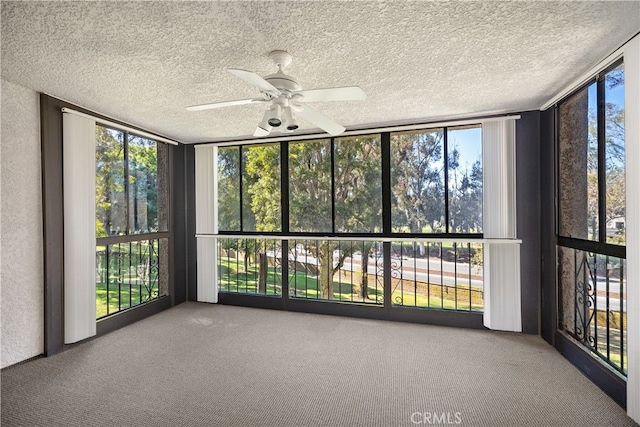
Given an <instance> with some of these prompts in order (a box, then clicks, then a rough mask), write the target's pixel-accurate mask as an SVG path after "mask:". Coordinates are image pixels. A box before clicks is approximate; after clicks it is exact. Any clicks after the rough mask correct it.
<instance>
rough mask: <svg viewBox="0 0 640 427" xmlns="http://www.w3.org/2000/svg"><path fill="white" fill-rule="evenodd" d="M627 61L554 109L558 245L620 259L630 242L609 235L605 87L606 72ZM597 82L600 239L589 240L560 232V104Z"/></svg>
mask: <svg viewBox="0 0 640 427" xmlns="http://www.w3.org/2000/svg"><path fill="white" fill-rule="evenodd" d="M623 63H624V60H623V58H620V59H618V60H617V61H615V62H613V63H612V64H610V65H609V66H607V67H606V68H604V69H603V70H602V71H600V72H599V73H598V74H597V75H596V76H595V77H594V78H592V79H589V80H588V81H586V82H584V83H583V84H582V85H580V86H579V87H577V88H576V89H574V90H573V91H571V93H569V94H568V95H567V96H565V97H564V98H563V99H562V100H561V101H559V102H558V103H557V104H556V105H555V108H554V115H555V121H556V123H557V125H556V126H555V140H556V143H555V147H554V150H555V154H556V155H555V158H556V162H555V163H556V164H555V176H556V180H555V181H556V182H555V200H556V203H555V205H556V212H555V236H556V239H557V242H558V245H560V246H565V247H567V248H571V249H579V250H584V251H589V252H597V253H599V254H603V255H609V256H613V257H617V258H625V259H626V257H627V255H626V254H627V250H626V245H616V244H611V243H607V236H606V231H607V230H606V206H607V205H606V198H607V193H606V150H605V144H606V135H605V127H606V124H605V113H606V111H605V108H606V106H605V99H604V95H605V90H604V84H605V79H606V75H607V74H608V73H609V72H610V71H612V70H614V69H615V68H617V67H619V66H620V65H621V64H623ZM594 83H595V84H596V87H597V90H596V97H597V112H596V114H597V126H598V130H597V132H598V133H597V139H598V141H597V142H598V153H597V156H598V171H597V174H598V239H597V240H589V239H580V238H576V237H569V236H564V235H562V234H560V217H561V215H562V209H561V204H560V194H561V188H560V167H561V165H560V127H561V123H560V121H561V120H560V106H562V105H563V104H564V103H566V102H567V101H569V100H570V99H572V97H573V96H574V95H575V94H577V93H578V92H580V91H582V90H584V89H585V88H588V87H589V86H590V85H592V84H594Z"/></svg>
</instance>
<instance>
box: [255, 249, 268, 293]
mask: <svg viewBox="0 0 640 427" xmlns="http://www.w3.org/2000/svg"><path fill="white" fill-rule="evenodd" d="M268 269H269V262H268V258H267V254H262V253H261V254H258V293H260V294H266V293H267V271H268Z"/></svg>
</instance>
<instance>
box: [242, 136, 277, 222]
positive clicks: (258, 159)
mask: <svg viewBox="0 0 640 427" xmlns="http://www.w3.org/2000/svg"><path fill="white" fill-rule="evenodd" d="M242 153H243V164H244V170H243V172H244V175H243V180H242V185H243V190H244V192H245V194H244V195H243V203H244V206H243V209H242V215H243V225H244V230H245V231H248V230H250V231H264V232H272V231H280V230H281V229H282V227H281V221H282V219H281V218H282V216H281V215H282V214H281V207H280V206H281V197H280V146H279V145H278V144H269V145H258V146H254V147H248V148H243V150H242Z"/></svg>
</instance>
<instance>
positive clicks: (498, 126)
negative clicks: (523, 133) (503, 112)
mask: <svg viewBox="0 0 640 427" xmlns="http://www.w3.org/2000/svg"><path fill="white" fill-rule="evenodd" d="M482 163H483V181H484V182H483V186H484V190H483V201H482V202H483V203H482V204H483V212H482V222H483V232H484V237H485V238H488V239H492V238H500V239H516V238H517V236H516V123H515V120H514V119H508V120H502V121H493V122H487V123H484V124H483V125H482ZM484 248H485V250H484V276H485V283H484V325H485V326H486V327H487V328H489V329H496V330H503V331H516V332H521V331H522V307H521V302H520V245H519V244H518V243H515V242H514V243H500V244H494V243H485V246H484Z"/></svg>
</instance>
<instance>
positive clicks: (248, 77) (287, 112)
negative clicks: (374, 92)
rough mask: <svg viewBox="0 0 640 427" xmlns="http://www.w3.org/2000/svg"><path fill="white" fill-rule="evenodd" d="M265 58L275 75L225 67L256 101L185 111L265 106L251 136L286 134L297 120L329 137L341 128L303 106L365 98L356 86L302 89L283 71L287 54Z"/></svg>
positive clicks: (280, 53) (293, 129) (200, 107)
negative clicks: (254, 94) (246, 85)
mask: <svg viewBox="0 0 640 427" xmlns="http://www.w3.org/2000/svg"><path fill="white" fill-rule="evenodd" d="M269 58H271V60H272V61H273V62H274V63H275V64H276V65H277V66H278V72H276V73H275V74H269V75H268V76H265V77H260V76H259V75H257V74H256V73H254V72H252V71H247V70H241V69H238V68H227V71H229V72H230V73H231V74H233V75H234V76H236V77H240V78H241V79H242V80H244V81H246V82H247V83H249V84H250V85H253V86H255V87H256V88H258V90H259V91H260V95H261V96H260V97H259V98H252V99H238V100H235V101H224V102H215V103H213V104H203V105H194V106H191V107H187V110H189V111H202V110H210V109H213V108H221V107H230V106H233V105H244V104H255V103H260V104H268V103H271V105H270V106H269V108H267V111H265V112H264V115H263V116H262V120H261V121H260V124H258V127H257V128H256V131H255V132H254V133H253V136H259V137H261V136H267V135H269V134H270V133H271V131H272V130H279V131H280V132H283V133H290V132H293V131H295V130H296V129H298V127H299V125H298V121H297V118H298V117H299V118H302V119H304V120H306V121H308V122H310V123H312V124H314V125H315V126H317V127H319V128H320V129H322V130H324V131H326V132H327V133H329V134H331V135H334V136H335V135H339V134H341V133H342V132H344V131H345V128H344V127H343V126H342V125H340V124H338V123H336V122H335V121H333V120H332V119H330V118H329V117H327V116H325V115H324V114H322V113H320V112H319V111H317V110H314V109H313V108H311V107H309V106H308V105H306V103H308V102H328V101H363V100H364V99H366V97H367V95H366V94H365V93H364V91H363V90H362V89H361V88H360V87H358V86H347V87H334V88H328V89H311V90H302V86H301V85H300V83H298V81H297V80H296V78H295V77H292V76H290V75H287V74H285V72H284V71H283V68H285V67H287V66H288V65H289V64H291V60H292V58H291V55H290V54H289V53H288V52H285V51H284V50H274V51H273V52H271V53H269Z"/></svg>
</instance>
